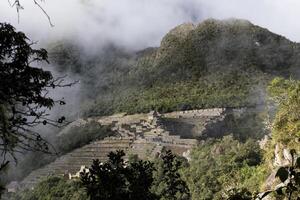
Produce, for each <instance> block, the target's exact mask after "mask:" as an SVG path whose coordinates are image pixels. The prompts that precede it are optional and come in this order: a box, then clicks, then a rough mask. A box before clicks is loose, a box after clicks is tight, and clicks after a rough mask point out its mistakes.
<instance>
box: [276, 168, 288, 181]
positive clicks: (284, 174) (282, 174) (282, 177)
mask: <svg viewBox="0 0 300 200" xmlns="http://www.w3.org/2000/svg"><path fill="white" fill-rule="evenodd" d="M275 177H279V179H280V181H281V182H284V181H286V179H288V177H289V172H288V171H287V169H286V168H284V167H280V168H279V169H278V171H277V173H276V175H275Z"/></svg>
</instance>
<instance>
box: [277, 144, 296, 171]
mask: <svg viewBox="0 0 300 200" xmlns="http://www.w3.org/2000/svg"><path fill="white" fill-rule="evenodd" d="M274 155H275V158H274V163H273V165H274V167H283V166H287V165H290V164H292V163H291V162H292V155H291V153H290V151H289V150H288V149H286V148H281V145H280V144H276V146H275V150H274Z"/></svg>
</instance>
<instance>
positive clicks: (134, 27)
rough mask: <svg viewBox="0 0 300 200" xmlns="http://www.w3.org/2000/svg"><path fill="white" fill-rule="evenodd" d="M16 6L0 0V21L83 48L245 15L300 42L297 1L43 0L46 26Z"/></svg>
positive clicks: (145, 42) (157, 36) (134, 41)
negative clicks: (69, 39) (180, 26)
mask: <svg viewBox="0 0 300 200" xmlns="http://www.w3.org/2000/svg"><path fill="white" fill-rule="evenodd" d="M22 2H23V5H24V8H25V9H24V10H22V11H21V12H20V23H18V22H17V14H16V11H15V9H13V8H10V7H9V4H8V2H7V1H5V0H2V1H1V2H0V21H6V22H10V23H12V24H13V25H15V26H17V27H18V28H19V29H21V30H23V31H24V32H25V33H27V34H29V36H30V38H32V39H33V40H38V41H44V42H45V41H52V40H54V39H63V38H72V39H74V40H76V41H80V42H81V43H82V44H85V45H86V47H93V46H99V45H100V46H101V44H102V43H103V42H104V41H114V42H117V43H118V44H121V45H124V46H127V47H129V48H135V49H139V48H144V47H147V46H157V45H159V42H160V40H161V38H162V37H163V36H164V35H165V34H166V33H167V32H168V31H169V30H170V29H171V28H173V27H175V26H176V25H178V24H181V23H184V22H200V21H202V20H203V19H206V18H210V17H213V18H218V19H224V18H230V17H235V18H244V19H248V20H250V21H252V22H253V23H255V24H257V25H260V26H264V27H266V28H268V29H270V30H271V31H274V32H276V33H279V34H282V35H284V36H286V37H288V38H289V39H291V40H294V41H300V26H299V25H298V23H297V19H299V18H300V12H298V8H300V1H298V0H285V1H282V0H209V1H207V0H46V1H45V3H42V5H43V6H44V8H45V10H47V12H48V14H49V15H50V16H51V19H52V21H53V23H54V25H55V27H54V28H51V27H50V26H49V24H48V22H47V18H46V17H45V16H44V15H43V14H42V12H41V10H39V8H37V7H36V6H34V4H33V2H32V0H23V1H22Z"/></svg>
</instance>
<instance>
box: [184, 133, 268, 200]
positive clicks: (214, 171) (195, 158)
mask: <svg viewBox="0 0 300 200" xmlns="http://www.w3.org/2000/svg"><path fill="white" fill-rule="evenodd" d="M191 157H192V160H191V162H190V166H189V167H188V168H185V170H184V171H183V175H184V179H185V180H186V182H187V184H188V187H189V189H190V191H191V196H192V199H219V198H222V196H223V193H224V192H226V191H227V190H230V189H231V188H236V186H237V185H239V188H240V187H241V188H248V189H251V190H252V191H256V190H258V189H259V183H260V182H262V181H264V177H260V176H255V174H256V173H258V172H259V170H260V169H259V168H258V166H259V164H260V162H261V153H260V150H259V147H258V144H257V143H255V142H254V141H251V140H250V141H247V142H246V143H240V142H238V141H237V140H234V139H233V138H232V136H225V137H224V138H223V139H221V140H208V141H206V142H205V144H203V145H200V146H199V147H197V148H196V149H195V150H194V151H193V152H192V156H191ZM246 169H247V170H246ZM251 179H252V180H251Z"/></svg>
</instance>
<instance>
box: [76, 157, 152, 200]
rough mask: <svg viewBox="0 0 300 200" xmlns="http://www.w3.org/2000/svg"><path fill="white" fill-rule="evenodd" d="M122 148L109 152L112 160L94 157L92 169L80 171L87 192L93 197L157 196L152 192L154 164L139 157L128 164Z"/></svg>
mask: <svg viewBox="0 0 300 200" xmlns="http://www.w3.org/2000/svg"><path fill="white" fill-rule="evenodd" d="M124 155H125V154H124V152H123V151H118V152H116V153H112V152H111V153H110V154H109V155H108V157H109V160H108V161H107V162H105V163H101V162H100V161H99V160H94V161H93V164H92V166H91V167H90V168H89V172H83V173H81V181H82V184H83V186H84V187H85V188H86V190H87V194H88V195H89V197H90V198H91V200H94V199H104V200H105V199H107V200H118V199H120V200H121V199H154V197H155V196H154V195H153V194H152V193H151V192H150V187H151V184H152V181H153V178H152V172H153V170H154V168H153V164H152V163H150V162H149V161H137V162H134V163H130V164H128V165H126V164H125V162H124V160H123V158H122V157H123V156H124Z"/></svg>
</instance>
